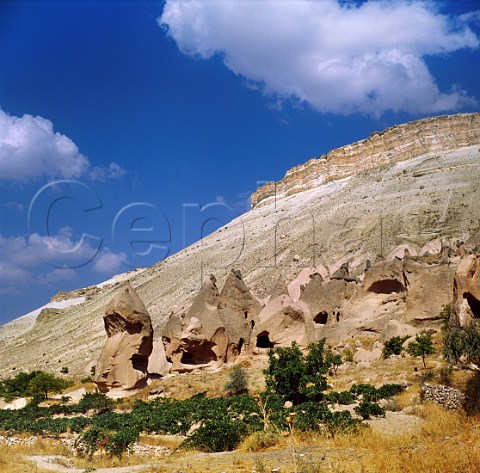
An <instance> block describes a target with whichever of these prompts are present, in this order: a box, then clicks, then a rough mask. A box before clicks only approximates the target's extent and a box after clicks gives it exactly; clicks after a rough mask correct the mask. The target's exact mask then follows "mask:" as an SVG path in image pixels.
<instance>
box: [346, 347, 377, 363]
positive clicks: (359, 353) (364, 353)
mask: <svg viewBox="0 0 480 473" xmlns="http://www.w3.org/2000/svg"><path fill="white" fill-rule="evenodd" d="M381 357H382V349H381V348H380V347H375V348H373V349H372V350H365V348H361V347H358V348H357V350H356V352H355V354H354V355H353V361H354V363H355V364H356V365H360V366H361V367H368V366H370V363H372V362H374V361H377V360H379V359H380V358H381Z"/></svg>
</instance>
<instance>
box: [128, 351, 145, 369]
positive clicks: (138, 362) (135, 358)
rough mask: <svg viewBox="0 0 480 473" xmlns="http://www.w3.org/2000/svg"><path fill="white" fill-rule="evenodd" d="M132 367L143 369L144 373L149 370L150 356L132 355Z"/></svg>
mask: <svg viewBox="0 0 480 473" xmlns="http://www.w3.org/2000/svg"><path fill="white" fill-rule="evenodd" d="M131 360H132V368H133V369H134V370H137V371H141V372H142V373H146V372H147V367H148V356H143V355H138V354H135V355H132V358H131Z"/></svg>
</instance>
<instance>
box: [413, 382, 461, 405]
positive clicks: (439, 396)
mask: <svg viewBox="0 0 480 473" xmlns="http://www.w3.org/2000/svg"><path fill="white" fill-rule="evenodd" d="M420 398H421V399H422V400H423V401H433V402H436V403H437V404H440V405H441V406H442V407H445V408H446V409H460V408H461V407H462V406H463V405H464V403H465V396H464V395H463V394H462V393H461V392H460V391H459V390H458V389H454V388H449V387H448V386H443V385H441V384H439V385H435V386H434V385H431V384H427V383H425V384H423V385H422V387H421V388H420Z"/></svg>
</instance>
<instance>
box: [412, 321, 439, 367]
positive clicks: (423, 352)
mask: <svg viewBox="0 0 480 473" xmlns="http://www.w3.org/2000/svg"><path fill="white" fill-rule="evenodd" d="M407 351H408V353H410V355H412V356H419V357H421V358H422V362H423V367H424V369H427V364H426V363H425V357H426V356H427V355H433V354H434V353H435V349H434V348H433V340H432V335H431V334H430V333H428V332H426V331H424V330H423V331H421V332H419V333H417V335H416V336H415V341H414V342H410V343H409V344H408V347H407Z"/></svg>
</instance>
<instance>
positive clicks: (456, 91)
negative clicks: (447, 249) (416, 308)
mask: <svg viewBox="0 0 480 473" xmlns="http://www.w3.org/2000/svg"><path fill="white" fill-rule="evenodd" d="M479 9H480V6H479V2H478V1H476V0H471V1H469V0H463V1H462V0H461V1H458V0H457V1H439V2H435V1H425V2H415V1H413V2H407V1H403V0H394V1H386V0H385V1H384V0H379V1H367V2H361V1H357V2H355V1H342V2H337V1H334V0H318V1H309V0H297V1H294V0H291V1H288V0H283V1H280V2H279V1H267V0H265V1H261V0H258V1H248V0H239V1H235V0H229V1H214V0H210V1H195V0H192V1H176V0H175V1H174V0H168V1H167V2H162V1H159V2H155V1H131V2H127V1H124V2H115V1H95V2H94V1H76V2H73V1H51V2H45V1H11V2H9V1H3V2H2V3H1V4H0V307H1V311H0V323H4V322H6V321H8V320H10V319H12V318H14V317H16V316H19V315H22V314H24V313H27V312H28V311H30V310H33V309H35V308H36V307H38V306H40V305H42V304H44V303H46V302H47V301H48V300H49V298H50V297H51V296H52V295H53V294H55V293H56V292H58V291H61V290H62V291H66V290H72V289H75V288H78V287H84V286H87V285H90V284H95V283H98V282H101V281H103V280H105V279H108V278H109V277H111V276H112V275H113V274H116V273H119V272H124V271H127V270H129V269H131V268H133V267H137V266H148V265H151V264H154V263H156V262H157V261H159V260H161V259H163V258H164V257H165V256H166V255H167V254H173V253H175V252H176V251H178V250H180V249H181V248H183V247H184V246H185V245H188V244H191V243H193V242H194V241H196V240H198V239H199V238H201V236H202V231H203V234H205V233H208V232H210V231H212V230H213V229H214V228H216V226H218V225H221V224H222V223H226V222H227V221H229V220H231V219H232V218H233V217H235V216H236V215H239V214H240V213H242V212H244V211H246V210H247V209H248V197H249V195H250V193H251V192H252V191H254V190H255V188H256V187H257V184H258V182H262V181H269V180H278V179H280V178H282V177H283V175H284V173H285V171H286V170H287V169H289V168H290V167H292V166H294V165H296V164H299V163H302V162H304V161H306V160H308V159H310V158H312V157H319V156H321V155H322V154H323V153H326V152H328V151H329V150H330V149H332V148H335V147H338V146H342V145H344V144H348V143H350V142H353V141H356V140H358V139H361V138H364V137H366V136H368V135H369V134H370V133H371V132H372V131H374V130H381V129H383V128H386V127H388V126H391V125H393V124H396V123H402V122H405V121H409V120H413V119H418V118H421V117H425V116H430V115H438V114H445V113H457V112H470V111H478V110H479V101H480V80H479V79H480V54H479V51H480V50H479V38H480V13H479ZM82 237H83V238H82ZM152 245H153V246H152Z"/></svg>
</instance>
